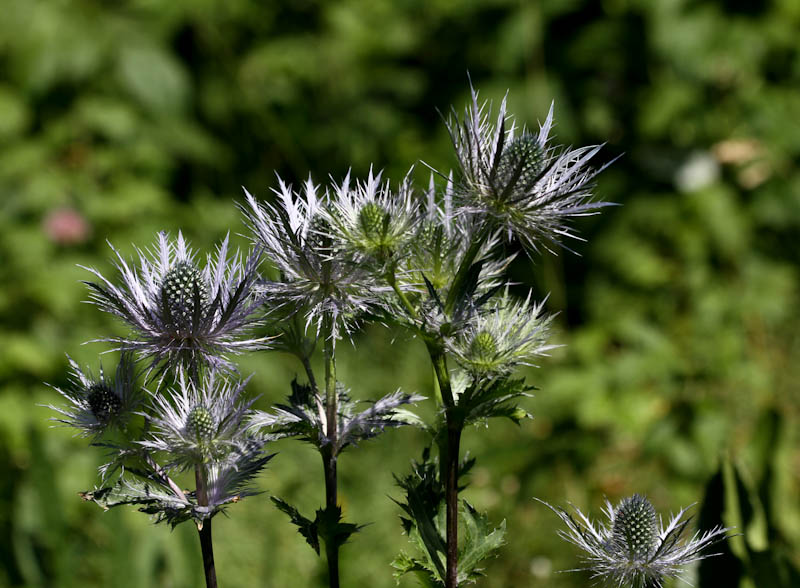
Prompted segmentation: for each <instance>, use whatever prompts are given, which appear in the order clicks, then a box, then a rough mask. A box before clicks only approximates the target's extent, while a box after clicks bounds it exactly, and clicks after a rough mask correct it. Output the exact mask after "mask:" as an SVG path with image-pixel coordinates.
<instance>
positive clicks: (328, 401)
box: [322, 316, 339, 588]
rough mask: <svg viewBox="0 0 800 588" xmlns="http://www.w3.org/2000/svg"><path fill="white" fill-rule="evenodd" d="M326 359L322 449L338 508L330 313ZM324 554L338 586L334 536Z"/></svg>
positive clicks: (328, 498) (330, 498)
mask: <svg viewBox="0 0 800 588" xmlns="http://www.w3.org/2000/svg"><path fill="white" fill-rule="evenodd" d="M324 331H325V332H324V336H325V346H324V359H325V406H326V409H327V415H326V416H327V419H326V425H327V426H326V433H327V437H328V445H327V446H326V447H325V448H323V451H322V464H323V467H324V468H325V508H326V510H328V511H329V512H330V511H333V510H335V509H336V508H338V489H337V471H336V460H337V453H338V452H337V445H338V442H339V439H338V434H339V414H338V413H339V407H338V398H337V396H336V357H335V347H334V346H335V340H334V335H333V317H331V316H328V317H326V319H325V324H324ZM325 555H326V556H327V559H328V579H329V580H328V581H329V585H330V588H339V546H338V544H337V543H336V541H335V539H334V538H333V537H326V538H325Z"/></svg>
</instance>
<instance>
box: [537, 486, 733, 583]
mask: <svg viewBox="0 0 800 588" xmlns="http://www.w3.org/2000/svg"><path fill="white" fill-rule="evenodd" d="M537 500H538V499H537ZM539 502H542V501H541V500H540V501H539ZM542 504H544V505H545V506H547V507H548V508H550V510H552V511H553V512H554V513H556V514H557V515H558V516H559V518H560V519H561V520H562V521H564V523H565V524H566V525H567V530H566V531H559V535H560V536H561V537H562V538H564V539H566V540H567V541H569V542H570V543H573V544H574V545H577V546H578V547H580V548H581V549H583V550H584V551H585V552H586V555H585V556H584V559H585V561H586V566H585V567H584V568H578V569H586V570H589V571H591V573H592V576H593V577H595V578H599V579H601V580H603V581H604V582H606V584H607V585H609V586H617V587H619V588H622V587H633V588H658V587H661V586H662V585H663V581H664V580H665V579H666V578H679V579H682V578H681V576H680V573H681V568H682V567H683V566H685V565H687V564H690V563H692V562H695V561H698V560H701V559H704V558H706V557H709V556H711V555H714V554H703V553H702V552H703V550H705V549H706V548H707V547H709V546H711V545H713V544H715V543H718V542H720V541H723V540H724V539H725V536H726V535H725V534H726V532H727V531H728V530H729V529H726V528H723V527H719V526H717V527H714V528H713V529H711V530H710V531H703V532H700V531H698V532H696V533H695V534H694V535H692V537H691V538H690V539H688V540H687V539H685V538H684V537H683V535H684V533H685V531H686V528H687V527H688V526H689V523H690V522H691V517H688V518H684V515H685V513H686V511H687V509H686V508H684V509H681V510H680V512H678V514H676V515H675V516H673V517H672V518H671V519H670V521H669V524H668V525H667V526H666V527H665V526H664V525H663V523H662V521H661V517H660V516H657V515H656V511H655V509H654V508H653V505H652V504H650V502H649V501H648V500H647V499H646V498H645V497H644V496H640V495H639V494H634V495H633V496H631V497H630V498H626V499H624V500H623V501H622V502H620V504H619V505H618V506H617V508H614V507H613V506H612V505H611V503H610V502H609V501H606V506H605V514H606V516H607V517H608V524H607V525H603V524H601V523H597V524H596V525H595V523H593V522H592V521H591V520H590V519H589V518H588V517H587V516H586V515H584V514H583V513H582V512H581V511H580V510H578V509H577V508H575V514H576V515H577V520H576V518H574V517H573V516H572V514H570V513H569V512H567V511H566V510H564V509H563V508H560V507H553V506H551V505H549V504H547V503H546V502H542Z"/></svg>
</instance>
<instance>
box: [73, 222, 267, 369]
mask: <svg viewBox="0 0 800 588" xmlns="http://www.w3.org/2000/svg"><path fill="white" fill-rule="evenodd" d="M112 249H113V250H114V253H115V254H116V257H117V259H116V260H115V265H116V267H117V269H118V270H119V273H120V274H121V276H122V284H121V285H120V286H117V285H116V284H115V283H114V282H112V281H111V280H109V279H107V278H106V277H104V276H103V275H102V274H101V273H100V272H98V271H97V270H95V269H93V268H85V269H88V270H89V271H91V272H92V273H93V274H94V275H95V276H97V277H98V278H99V280H100V282H99V283H93V282H86V284H87V285H88V286H89V287H90V289H91V300H92V302H94V303H95V304H97V305H98V306H99V307H100V308H101V309H102V310H105V311H106V312H109V313H111V314H114V315H116V316H118V317H120V318H122V319H123V320H124V321H125V322H127V323H128V324H129V325H130V326H131V327H132V329H133V332H132V334H131V335H130V336H128V337H123V338H109V339H104V340H107V341H111V342H114V343H116V344H118V345H119V347H120V348H121V349H126V350H133V351H138V352H140V353H141V354H142V355H144V356H146V357H149V358H150V359H151V365H150V367H151V368H153V367H155V366H156V365H158V364H160V363H162V362H164V363H163V365H162V369H164V370H167V369H171V368H175V367H185V368H192V369H196V370H197V369H199V368H200V367H202V366H209V367H211V368H212V369H224V370H229V371H232V370H234V365H233V364H232V363H231V362H230V361H229V360H228V359H227V357H226V355H227V354H229V353H234V354H235V353H241V352H244V351H252V350H256V349H263V348H265V347H267V339H266V338H263V337H261V338H256V337H248V334H249V331H250V329H251V328H252V327H254V326H256V325H257V324H258V323H259V322H260V317H259V315H258V313H257V311H258V310H259V308H260V306H261V302H262V301H261V299H260V298H259V297H258V296H257V295H256V293H255V285H256V283H257V281H258V273H257V271H256V270H257V266H258V263H259V260H260V254H259V253H258V251H257V250H256V251H253V252H252V253H251V254H250V255H249V256H248V257H247V259H246V260H243V259H242V256H241V255H240V254H238V253H237V254H234V255H233V256H232V257H229V252H228V237H227V236H226V237H225V239H223V241H222V243H221V244H220V245H219V247H218V248H217V251H216V256H211V255H209V256H208V258H207V261H206V264H205V265H203V266H202V267H198V265H197V264H196V261H195V255H194V253H193V252H192V250H191V249H190V248H189V246H188V244H187V243H186V241H185V240H184V238H183V235H182V234H181V233H178V237H177V239H174V240H172V239H170V238H169V237H168V236H167V234H166V233H159V234H158V241H157V243H156V246H155V247H154V249H153V250H152V251H141V250H139V251H138V254H139V263H138V267H137V266H134V265H131V264H129V263H128V261H126V260H125V258H124V257H123V256H122V255H121V254H120V253H119V252H118V251H117V250H116V249H114V248H113V246H112Z"/></svg>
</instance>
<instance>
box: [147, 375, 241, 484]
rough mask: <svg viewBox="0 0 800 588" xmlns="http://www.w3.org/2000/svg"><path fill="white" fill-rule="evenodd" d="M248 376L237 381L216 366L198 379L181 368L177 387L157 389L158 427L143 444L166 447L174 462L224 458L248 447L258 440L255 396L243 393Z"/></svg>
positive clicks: (155, 419)
mask: <svg viewBox="0 0 800 588" xmlns="http://www.w3.org/2000/svg"><path fill="white" fill-rule="evenodd" d="M248 380H249V379H248ZM248 380H244V381H241V382H236V383H231V382H228V381H226V380H225V379H223V378H221V377H219V376H217V375H216V374H214V373H213V372H212V373H210V374H208V375H207V376H205V377H204V378H203V380H202V382H200V383H199V384H197V385H196V384H195V383H193V382H192V381H191V380H190V378H188V377H187V376H186V375H185V374H184V373H181V374H180V377H179V378H178V385H177V388H176V389H174V390H171V391H170V392H169V393H166V394H164V393H161V392H155V393H153V394H152V404H153V408H154V414H153V416H152V417H151V419H152V430H153V432H152V435H151V437H150V438H149V439H145V440H144V441H141V442H140V444H141V445H142V446H143V447H145V448H147V449H150V450H153V451H157V452H163V453H164V454H165V456H166V457H167V459H168V460H169V461H168V462H167V467H168V468H180V469H183V468H189V467H192V466H195V465H198V464H208V463H212V462H221V461H225V459H226V457H227V456H229V455H231V454H236V453H242V452H243V451H244V448H246V447H247V445H248V444H249V443H251V441H252V435H250V434H249V433H248V432H247V431H246V426H245V420H246V419H247V417H248V416H249V415H250V406H251V405H252V403H253V400H250V401H244V400H242V399H241V395H242V391H243V390H244V387H245V386H246V384H247V381H248Z"/></svg>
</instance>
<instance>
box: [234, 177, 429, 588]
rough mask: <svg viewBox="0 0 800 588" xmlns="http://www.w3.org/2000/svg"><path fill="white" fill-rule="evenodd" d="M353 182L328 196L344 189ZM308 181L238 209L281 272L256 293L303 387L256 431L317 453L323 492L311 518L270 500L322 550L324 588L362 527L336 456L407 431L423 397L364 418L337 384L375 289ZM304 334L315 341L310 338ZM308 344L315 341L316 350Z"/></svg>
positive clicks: (387, 405)
mask: <svg viewBox="0 0 800 588" xmlns="http://www.w3.org/2000/svg"><path fill="white" fill-rule="evenodd" d="M348 182H349V178H345V180H344V182H343V183H342V184H341V185H339V186H335V187H334V191H335V192H336V193H340V192H341V191H343V190H345V189H346V188H345V186H347V184H348ZM318 190H319V189H318V187H317V186H316V185H314V183H313V182H312V181H311V180H308V181H307V182H306V183H305V185H304V189H303V191H302V193H298V192H295V191H294V190H292V188H291V186H289V185H288V184H286V183H284V182H283V181H282V180H279V188H278V189H277V190H275V192H276V195H277V196H278V198H279V200H280V202H279V204H277V205H272V204H266V203H264V204H262V203H259V202H258V201H256V199H255V198H254V197H253V196H252V195H250V194H249V193H247V206H245V207H244V208H243V210H244V213H245V215H246V217H247V221H248V224H249V225H250V228H251V230H252V232H253V235H254V239H255V241H256V243H258V244H259V246H260V247H262V248H263V249H264V250H265V252H266V255H267V256H268V257H269V258H270V259H271V260H272V261H273V263H274V264H275V265H276V266H277V268H278V269H279V271H280V274H281V279H280V280H277V281H264V282H262V284H261V289H262V291H263V292H264V294H265V295H266V296H267V298H268V299H269V300H270V303H271V305H272V307H273V313H274V314H275V315H276V316H281V317H282V318H284V319H286V320H285V321H283V325H284V326H283V327H282V329H281V333H280V334H281V336H280V337H279V338H278V340H277V343H276V344H277V347H278V348H279V349H282V350H284V351H287V352H289V353H292V354H293V355H295V356H296V357H297V358H298V359H299V360H300V362H301V364H302V365H303V369H304V370H305V372H306V376H307V379H308V385H301V384H298V383H297V382H296V381H295V382H293V384H292V394H291V395H290V396H289V398H288V401H287V403H286V404H282V405H278V406H277V407H276V411H275V412H273V413H266V412H261V413H258V414H257V415H256V416H255V417H254V419H253V427H256V428H261V427H264V428H269V429H270V430H271V432H272V434H274V435H278V436H285V437H293V436H297V437H301V438H303V439H304V440H306V441H308V442H310V443H312V444H313V445H314V446H315V447H316V448H317V450H318V451H319V453H320V456H321V458H322V465H323V479H324V484H325V507H324V508H322V509H319V510H318V511H317V512H316V516H315V518H313V519H310V518H307V517H304V516H303V515H302V514H300V512H299V511H298V510H297V509H296V508H294V507H293V506H291V505H289V504H288V503H286V502H284V501H283V500H281V499H279V498H273V501H274V502H275V504H276V505H277V507H278V508H279V509H281V510H282V511H283V512H285V513H286V514H288V515H289V516H290V517H291V519H292V522H293V523H295V524H296V525H298V527H300V531H301V533H302V534H303V536H304V537H306V540H307V542H308V543H309V545H311V547H313V548H314V550H315V551H316V552H317V554H319V553H320V540H322V542H324V543H325V555H326V558H327V564H328V581H329V585H330V586H331V587H332V588H338V587H339V584H340V577H339V576H340V574H339V548H340V547H341V546H342V544H344V543H345V542H346V541H347V539H348V538H349V537H350V535H352V534H353V533H354V532H356V531H358V529H359V528H360V527H359V526H358V525H355V524H352V523H345V522H342V510H341V507H340V506H339V503H338V493H339V492H338V471H337V464H338V458H339V455H340V454H341V452H342V451H343V450H344V449H345V448H347V447H349V446H351V445H355V444H356V443H357V442H358V441H359V440H362V439H368V438H371V437H374V436H375V435H377V434H379V433H380V432H381V431H382V430H383V429H385V428H386V427H396V426H399V425H402V424H405V421H404V420H403V418H402V413H401V411H400V407H401V406H402V405H404V404H409V403H412V402H415V401H417V400H419V399H420V397H417V396H414V395H411V394H404V393H402V392H400V391H396V392H393V393H391V394H388V395H386V396H384V397H383V398H381V399H379V400H377V401H376V402H375V403H374V404H372V405H371V406H370V407H368V408H366V409H365V410H358V403H356V402H354V401H353V400H351V398H350V396H349V392H348V391H347V390H346V389H345V388H344V387H343V386H342V385H341V383H340V382H339V381H338V380H337V378H336V342H337V340H339V339H340V338H341V337H342V336H345V335H346V334H348V333H349V332H351V331H352V329H353V327H354V324H355V321H356V320H357V319H358V317H359V316H360V315H362V314H364V313H365V312H366V311H368V310H370V309H372V308H374V307H375V306H376V305H377V302H378V299H377V298H376V296H375V291H376V290H379V289H376V288H375V287H374V286H373V285H371V284H370V283H369V282H368V281H367V280H368V278H369V276H368V274H366V273H365V272H364V271H363V269H361V268H360V267H359V266H358V264H356V263H353V260H352V259H351V257H350V254H349V252H348V251H346V250H345V249H343V248H341V247H338V246H337V244H335V243H334V242H333V237H332V234H331V231H330V226H329V221H328V216H327V211H326V207H327V193H326V194H325V196H322V197H320V196H319V194H318ZM309 332H311V333H313V335H311V336H310V335H309ZM320 337H321V338H322V356H323V357H322V359H323V363H324V370H325V375H324V390H320V389H319V388H318V385H317V378H316V377H315V375H314V370H313V368H312V365H311V357H312V355H313V353H314V350H315V342H316V341H317V340H318V339H319V338H320ZM312 341H313V342H312Z"/></svg>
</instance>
